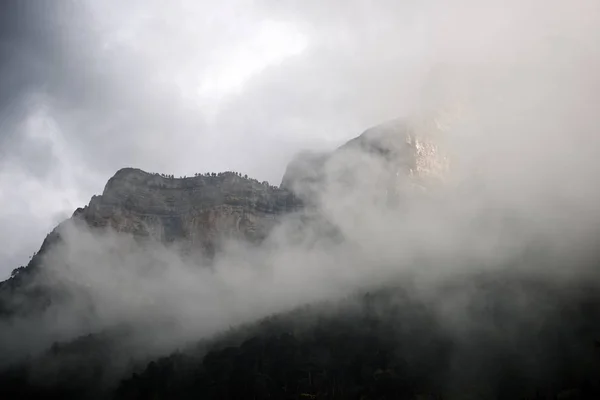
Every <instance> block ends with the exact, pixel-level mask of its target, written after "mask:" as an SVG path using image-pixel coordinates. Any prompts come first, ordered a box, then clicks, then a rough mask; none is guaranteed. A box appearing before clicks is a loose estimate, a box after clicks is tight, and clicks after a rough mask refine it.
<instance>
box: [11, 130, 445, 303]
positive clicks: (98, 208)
mask: <svg viewBox="0 0 600 400" xmlns="http://www.w3.org/2000/svg"><path fill="white" fill-rule="evenodd" d="M373 161H375V162H373ZM447 167H448V162H447V158H446V157H444V155H443V154H442V152H441V151H440V150H439V148H438V145H437V144H436V142H435V140H434V139H433V135H429V134H427V133H426V132H423V131H421V130H419V129H417V128H416V127H415V126H413V125H410V124H408V123H406V122H403V121H398V120H394V121H390V122H388V123H385V124H382V125H380V126H377V127H374V128H371V129H368V130H367V131H365V132H364V133H362V134H361V135H360V136H358V137H357V138H355V139H353V140H350V141H349V142H347V143H346V144H344V145H342V146H340V147H339V148H338V149H336V150H334V151H332V152H330V153H321V154H315V153H301V154H300V155H299V156H298V157H296V159H294V160H293V161H292V162H291V163H290V164H289V166H288V168H287V170H286V173H285V175H284V177H283V181H282V184H281V186H280V187H275V186H272V185H269V184H268V182H262V183H261V182H259V181H257V180H255V179H252V178H248V177H247V176H242V175H240V174H239V173H235V172H222V173H210V174H208V173H206V174H197V175H196V176H194V177H184V178H175V177H173V176H167V175H162V174H157V173H148V172H145V171H142V170H140V169H135V168H123V169H121V170H119V171H118V172H117V173H116V174H115V175H114V176H113V177H112V178H110V180H109V181H108V183H107V184H106V186H105V188H104V191H103V193H102V194H101V195H99V196H94V197H92V199H91V201H90V203H89V205H87V206H85V207H83V208H79V209H77V210H76V211H75V212H74V214H73V217H72V218H71V219H70V220H68V221H65V222H64V223H62V224H61V225H59V226H58V227H57V228H55V229H54V230H53V231H52V233H50V234H49V235H48V237H47V238H46V240H45V241H44V243H43V245H42V247H41V248H40V251H39V252H38V253H37V254H36V255H34V257H33V258H32V260H31V261H30V263H29V265H28V266H27V267H25V268H23V267H21V268H19V269H17V270H15V271H14V274H13V275H14V276H13V277H12V278H11V279H9V280H8V281H6V282H4V283H0V313H2V312H8V311H7V306H6V304H7V303H14V299H15V298H16V297H17V296H16V293H17V292H19V293H21V294H20V295H19V297H22V298H26V297H29V295H26V294H23V293H22V292H23V291H21V290H20V289H19V290H15V288H19V287H24V286H27V285H25V284H24V283H25V282H27V281H28V278H27V277H28V276H29V275H30V273H31V272H32V271H35V270H37V269H39V268H38V267H41V266H43V265H44V262H45V260H44V257H45V255H46V254H47V253H48V250H49V249H51V248H53V247H54V245H55V244H56V243H58V242H60V241H61V240H62V238H61V236H62V235H61V232H62V230H63V229H64V226H66V225H69V224H71V223H73V222H75V223H80V222H83V223H84V224H85V225H86V226H88V227H91V228H92V229H99V230H102V229H111V230H114V231H116V232H119V233H124V234H131V235H132V236H133V237H134V238H135V239H136V240H138V241H149V242H153V241H156V242H160V243H162V244H166V245H170V244H176V245H177V246H178V249H179V250H180V251H182V252H183V253H194V254H196V253H201V254H203V255H205V256H208V257H209V258H210V257H212V256H213V255H214V254H215V252H217V251H218V250H219V247H220V245H221V243H223V240H227V239H236V240H242V241H244V242H246V243H254V244H258V243H260V242H261V241H262V240H263V239H265V238H266V237H267V235H268V234H269V232H270V231H271V230H272V229H273V228H274V226H275V225H277V223H278V220H279V217H281V216H283V215H288V214H290V213H293V212H298V211H300V210H303V209H305V208H306V206H307V205H312V204H314V200H315V199H318V197H319V193H320V192H321V191H323V190H325V189H326V188H327V186H332V183H338V182H346V183H349V185H347V186H354V187H360V185H361V184H362V183H364V182H360V181H357V180H356V179H353V177H354V176H355V175H360V173H361V172H364V171H367V172H368V173H369V176H368V177H367V179H372V178H373V177H375V178H376V179H377V180H380V181H381V182H383V186H377V188H376V190H384V191H386V192H390V193H392V192H393V193H395V194H397V192H399V191H401V190H403V189H406V188H412V187H414V186H419V187H426V186H428V185H429V184H430V183H431V181H435V180H439V178H440V177H441V176H442V175H443V174H444V172H445V170H446V169H447ZM379 168H380V169H379ZM372 169H375V170H376V171H375V172H372V171H371V170H372ZM359 190H361V189H359ZM337 195H343V194H340V193H338V194H337ZM335 196H336V195H334V196H333V197H334V201H333V202H334V203H335ZM312 211H314V209H313V210H312ZM315 217H316V220H319V216H318V212H317V213H314V212H313V213H312V214H311V218H308V219H309V220H313V221H314V220H315ZM322 219H323V218H322ZM325 219H326V218H325ZM325 219H323V220H325ZM320 223H326V221H320ZM330 228H331V227H330ZM329 231H332V232H333V231H335V229H329ZM42 269H43V268H42ZM35 290H36V291H38V289H35ZM42 292H43V290H42ZM36 293H37V292H36ZM42 297H43V296H42ZM3 299H4V300H3ZM7 299H10V301H8V300H7ZM44 301H46V300H44ZM8 308H10V307H8Z"/></svg>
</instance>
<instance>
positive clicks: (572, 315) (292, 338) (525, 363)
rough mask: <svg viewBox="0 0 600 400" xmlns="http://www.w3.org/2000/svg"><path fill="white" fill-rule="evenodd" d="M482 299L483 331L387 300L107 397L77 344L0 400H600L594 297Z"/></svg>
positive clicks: (93, 362) (97, 350) (151, 376)
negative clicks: (544, 311) (542, 312)
mask: <svg viewBox="0 0 600 400" xmlns="http://www.w3.org/2000/svg"><path fill="white" fill-rule="evenodd" d="M470 284H471V283H468V284H466V283H463V286H462V288H463V289H464V287H465V285H467V286H468V285H470ZM460 288H461V286H460V285H459V287H458V290H461V289H460ZM523 289H526V290H528V291H530V292H531V293H533V295H534V297H535V298H536V300H539V301H540V303H539V304H544V307H551V308H552V309H553V312H552V313H551V314H549V315H547V316H546V317H545V318H542V319H539V320H536V323H535V324H533V325H531V321H530V320H535V318H534V317H535V315H531V316H528V318H526V319H523V317H524V315H511V313H512V312H513V311H514V309H513V305H512V304H513V301H514V299H515V297H516V296H515V294H516V293H521V292H520V291H521V290H523ZM480 290H481V293H480V294H482V296H479V295H478V296H476V297H475V299H481V300H482V301H481V303H475V304H473V305H472V307H471V308H472V309H471V311H470V315H469V318H473V321H472V322H474V323H475V325H476V326H482V327H485V328H487V329H480V330H475V331H474V332H471V333H464V334H461V335H455V334H452V333H450V332H449V330H448V329H446V327H444V326H443V325H440V324H439V320H438V317H437V316H436V314H435V312H434V310H433V309H432V308H431V306H430V304H429V303H427V302H420V301H416V300H415V299H413V298H411V297H410V296H408V295H405V294H404V293H403V292H402V291H401V290H399V288H388V289H385V290H384V289H382V290H378V291H377V292H374V293H367V294H364V295H361V296H360V297H357V298H353V299H351V300H349V303H347V304H346V303H340V304H341V305H337V304H334V305H331V306H327V305H324V306H311V307H304V308H301V309H299V310H296V311H294V312H291V313H286V314H283V315H279V316H273V317H270V318H267V319H264V320H262V321H260V322H258V323H254V324H249V325H247V326H244V327H240V328H238V329H234V330H232V331H230V332H229V333H227V334H223V335H221V336H220V337H217V338H215V339H213V340H211V341H210V342H208V343H204V344H202V343H201V344H200V345H199V346H198V348H200V349H205V348H207V349H208V352H204V351H203V350H202V351H201V352H200V351H192V350H190V351H185V352H177V353H174V354H172V355H171V356H168V357H164V358H160V359H158V360H154V361H151V362H149V363H148V364H147V365H146V366H145V367H144V368H142V369H137V370H135V371H134V373H131V374H130V375H129V377H127V378H126V379H124V380H122V381H121V382H120V383H119V384H118V385H117V386H116V387H113V388H107V387H106V386H101V385H99V383H98V382H99V381H101V379H100V378H101V377H104V376H106V374H108V373H109V371H110V366H109V367H107V365H106V362H107V359H110V358H111V356H110V354H111V353H110V349H108V348H107V345H106V341H98V340H93V339H92V338H84V340H81V341H80V342H79V343H77V345H76V346H75V345H67V346H58V347H56V348H53V349H52V350H51V351H52V352H54V353H55V355H56V356H58V355H61V354H63V355H64V354H65V353H66V352H68V354H71V357H72V353H75V354H78V355H80V356H81V357H80V358H79V359H78V363H76V364H68V363H67V367H62V369H61V368H58V367H57V368H58V372H57V373H55V376H56V377H58V378H56V379H55V380H54V381H52V383H51V384H46V385H42V384H39V383H38V384H31V382H30V381H28V377H27V373H26V370H25V369H21V370H18V369H13V370H12V371H9V372H5V373H4V374H2V375H0V398H3V399H5V398H7V399H8V398H63V399H67V398H78V399H80V398H117V399H148V398H152V399H192V398H195V399H198V398H201V399H448V398H450V399H454V398H476V399H507V400H508V399H511V400H512V399H558V398H560V399H598V398H600V385H599V383H600V381H599V379H598V378H600V365H599V361H600V360H599V357H598V354H597V352H598V343H597V342H596V341H595V340H594V338H597V337H598V334H600V319H599V318H598V317H600V299H599V298H600V296H599V295H598V294H597V293H595V292H594V291H588V290H587V289H586V288H582V290H581V292H580V293H579V294H578V295H576V296H575V297H564V298H561V296H563V294H561V293H560V292H556V291H554V290H552V289H551V288H550V289H548V288H540V287H539V286H537V284H534V283H532V284H529V283H527V284H523V283H519V282H510V281H509V282H506V283H505V284H498V283H495V282H492V283H489V282H483V283H481V288H480ZM557 299H559V300H557ZM484 300H485V301H484ZM113 351H114V350H113ZM113 389H114V390H113Z"/></svg>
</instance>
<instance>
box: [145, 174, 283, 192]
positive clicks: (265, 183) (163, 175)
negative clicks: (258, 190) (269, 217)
mask: <svg viewBox="0 0 600 400" xmlns="http://www.w3.org/2000/svg"><path fill="white" fill-rule="evenodd" d="M152 175H156V176H160V177H162V178H166V179H188V178H191V177H188V176H186V175H183V176H178V177H176V176H175V175H173V174H162V173H158V172H154V173H152ZM232 175H233V176H237V177H239V178H243V179H245V180H247V181H250V182H254V183H257V184H260V185H263V186H266V187H268V188H270V189H272V190H276V189H278V187H277V186H275V185H271V184H270V183H269V182H268V181H262V182H260V181H258V179H254V178H250V177H248V175H247V174H244V175H242V174H241V173H239V172H235V171H224V172H205V173H200V172H197V173H195V174H194V178H198V177H207V178H219V177H224V176H232Z"/></svg>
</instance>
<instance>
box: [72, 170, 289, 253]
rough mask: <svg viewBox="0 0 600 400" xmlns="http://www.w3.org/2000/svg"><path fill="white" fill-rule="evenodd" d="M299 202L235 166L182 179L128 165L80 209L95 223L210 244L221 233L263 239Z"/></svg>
mask: <svg viewBox="0 0 600 400" xmlns="http://www.w3.org/2000/svg"><path fill="white" fill-rule="evenodd" d="M298 207H299V202H298V200H297V199H296V198H295V197H294V196H293V195H292V194H291V193H290V192H288V191H286V190H284V189H280V188H277V187H274V186H270V185H268V183H266V182H263V183H259V182H258V181H256V180H253V179H248V178H243V177H241V176H239V175H238V174H236V173H233V172H225V173H219V174H215V175H200V176H195V177H189V178H179V179H177V178H167V177H163V176H161V175H158V174H151V173H147V172H144V171H142V170H139V169H134V168H124V169H121V170H119V171H118V172H117V173H116V174H115V175H114V176H113V177H112V178H111V179H110V180H109V181H108V183H107V184H106V187H105V189H104V192H103V193H102V195H101V196H94V197H93V198H92V200H91V201H90V204H89V205H88V206H87V207H85V208H84V209H82V210H80V211H79V212H77V213H76V215H77V216H78V217H79V218H82V219H83V220H85V221H86V222H87V224H88V225H89V226H91V227H100V228H104V227H109V228H112V229H114V230H115V231H118V232H124V233H131V234H133V235H135V236H137V237H140V238H147V239H150V240H156V241H159V242H162V243H171V242H175V241H177V242H178V243H179V244H181V245H183V246H184V247H189V248H196V249H197V248H202V249H207V250H210V249H214V247H215V246H216V245H217V242H218V241H219V239H222V238H234V239H242V240H246V241H249V242H254V243H256V242H259V241H261V240H262V239H264V238H265V237H266V235H267V234H268V232H269V231H270V230H271V229H272V228H273V226H274V224H275V223H276V221H277V218H276V217H277V216H278V215H280V214H283V213H290V212H292V211H295V210H296V209H297V208H298Z"/></svg>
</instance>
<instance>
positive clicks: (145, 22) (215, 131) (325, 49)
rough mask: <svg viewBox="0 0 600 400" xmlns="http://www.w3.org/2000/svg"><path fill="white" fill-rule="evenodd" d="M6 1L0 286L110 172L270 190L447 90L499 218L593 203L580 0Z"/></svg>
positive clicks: (592, 32)
mask: <svg viewBox="0 0 600 400" xmlns="http://www.w3.org/2000/svg"><path fill="white" fill-rule="evenodd" d="M20 7H21V8H16V9H14V10H16V12H18V13H17V14H12V15H19V18H16V19H15V21H19V23H18V24H17V23H11V22H10V21H6V22H7V23H6V24H2V26H3V29H5V34H4V35H3V39H2V49H3V52H4V53H3V54H6V56H3V59H7V60H10V61H9V62H8V63H7V64H5V65H4V66H3V69H2V77H1V78H0V81H1V85H2V88H3V90H2V92H3V96H4V97H3V99H2V104H3V107H2V113H3V124H2V126H1V132H0V144H1V146H2V149H1V155H2V160H1V161H0V182H1V185H2V186H1V188H0V193H2V195H1V196H2V197H1V202H2V211H1V214H0V215H1V217H0V219H1V220H2V221H3V223H2V224H1V226H2V227H3V228H2V232H1V233H0V235H1V236H2V237H3V238H4V239H5V243H10V245H8V246H4V247H3V249H2V253H1V254H2V256H1V258H0V265H1V268H2V273H3V274H4V275H5V276H7V275H8V274H9V271H10V270H12V269H13V268H14V267H16V266H18V265H20V264H23V263H25V262H26V261H27V257H28V255H30V254H31V253H32V252H33V251H35V250H37V247H38V245H39V243H40V242H41V239H42V238H43V236H44V233H45V232H47V231H49V230H50V229H51V228H52V227H53V225H54V224H55V223H56V218H55V216H56V215H63V214H65V213H66V214H70V212H72V210H73V209H74V208H76V206H80V205H83V204H85V203H86V202H87V199H89V197H90V196H91V195H93V194H97V193H99V192H101V190H102V186H103V185H104V183H105V182H106V180H107V178H108V177H110V176H111V175H112V174H113V173H114V171H116V170H117V169H118V168H120V167H122V166H137V167H141V168H143V169H146V170H149V171H157V172H165V173H175V174H176V175H179V174H181V175H184V174H188V175H189V174H192V173H194V172H202V171H218V170H231V169H233V170H239V171H240V172H242V173H248V174H249V175H251V176H255V177H257V178H258V179H259V180H262V179H268V180H270V181H271V182H274V183H278V182H279V180H280V178H281V175H282V173H283V170H284V168H285V165H286V163H287V162H288V161H289V160H290V159H291V156H292V155H293V154H294V153H295V152H297V151H298V150H302V149H304V148H312V149H320V150H324V149H331V148H334V147H335V146H337V145H338V144H340V143H342V142H344V141H345V140H347V139H350V138H351V137H353V136H355V135H357V134H358V133H359V132H360V131H362V130H363V129H364V128H366V127H368V126H371V125H374V124H377V123H379V122H381V121H384V120H387V119H390V118H393V117H397V116H409V115H413V114H415V113H427V112H429V110H430V109H434V108H436V107H439V106H440V104H443V103H444V102H447V100H443V101H442V100H441V99H442V98H444V99H445V98H446V97H444V96H448V97H452V96H454V95H456V97H457V98H458V97H461V96H462V98H467V99H468V101H466V103H467V104H469V107H470V108H469V111H470V112H471V113H478V115H477V118H476V119H475V121H476V123H471V125H468V124H466V125H464V126H461V127H460V128H461V129H454V131H453V132H452V135H451V136H452V138H451V140H449V142H450V143H449V144H450V147H452V148H453V149H454V151H455V152H456V153H457V155H459V156H460V157H458V159H459V160H460V162H458V163H457V164H456V165H457V166H456V168H458V171H462V172H464V173H465V174H467V173H471V172H472V171H474V170H482V171H483V172H482V175H483V176H484V177H486V179H487V180H488V182H487V184H488V186H492V188H491V189H490V192H489V193H490V196H489V197H496V198H497V199H498V200H497V202H498V203H499V205H498V206H499V207H500V206H504V205H505V201H508V200H510V202H512V203H518V202H521V203H522V205H527V207H521V208H519V209H522V210H527V212H528V213H530V214H531V215H532V217H535V218H540V219H542V218H547V216H548V213H546V212H545V211H546V208H539V207H537V203H536V202H534V201H533V199H534V198H535V199H539V200H540V201H542V200H541V199H545V200H543V201H544V202H546V203H547V202H555V203H556V204H555V205H554V206H553V207H556V208H558V209H562V210H567V209H568V210H570V211H569V213H570V214H571V213H574V214H575V215H580V217H579V218H582V219H585V216H587V215H589V214H588V213H587V211H590V209H593V207H592V206H591V205H590V204H589V203H588V202H587V201H586V200H585V199H588V198H590V196H592V195H595V192H594V189H593V185H590V184H589V181H588V178H589V176H591V174H592V173H595V171H596V166H595V163H594V162H592V161H590V160H592V159H593V156H594V155H595V151H594V149H595V146H596V144H597V142H596V140H595V136H594V134H595V133H594V132H595V125H596V124H595V122H594V118H593V117H592V115H593V112H594V110H595V109H594V108H593V104H597V95H596V94H597V93H599V91H598V90H597V89H598V79H597V73H596V72H595V71H597V70H598V69H597V65H598V59H599V56H598V50H596V49H597V48H598V46H596V45H595V44H597V41H598V33H597V28H596V27H597V26H598V25H597V22H598V21H597V15H599V14H598V12H597V11H598V10H597V7H598V5H597V2H594V1H592V0H578V1H575V2H572V3H570V4H569V5H565V3H564V2H559V1H550V2H549V1H544V2H542V1H537V0H530V1H524V2H522V1H521V2H517V1H510V2H508V3H507V2H487V3H485V4H484V3H481V2H477V1H473V0H457V1H453V2H442V1H432V0H430V1H425V2H395V1H383V2H378V3H377V4H376V5H374V4H371V3H368V2H364V1H350V2H336V1H332V2H321V1H307V2H293V1H289V2H273V1H259V2H254V3H252V5H250V3H247V2H236V1H231V2H227V3H225V4H215V3H214V2H212V3H211V2H196V1H180V2H170V3H169V4H168V5H166V4H165V3H163V2H158V1H150V2H147V1H145V2H141V1H132V2H128V3H127V4H122V2H115V1H106V2H101V3H99V2H91V1H90V2H83V3H76V2H65V3H63V4H61V5H60V6H57V5H53V6H49V5H44V6H39V5H38V6H36V7H33V6H27V7H26V8H22V7H24V6H20ZM2 14H3V15H9V14H7V13H2ZM4 27H6V28H4ZM453 71H454V72H453ZM436 79H439V81H438V82H439V85H438V84H436ZM440 88H441V89H440ZM442 89H443V90H445V92H444V94H443V95H442V93H441V90H442ZM448 93H451V95H448ZM549 99H550V100H551V101H549ZM473 104H475V105H483V106H480V107H474V106H473ZM532 107H533V108H532ZM517 117H518V118H517ZM521 117H522V119H519V118H521ZM526 118H529V120H525V119H526ZM43 121H46V122H43ZM524 126H525V127H527V129H526V131H527V132H525V131H524V129H523V127H524ZM567 131H568V132H569V134H568V135H567V134H564V132H567ZM574 131H576V133H574ZM482 132H485V134H483V133H482ZM509 159H510V160H511V161H510V162H507V160H509ZM550 159H552V160H556V162H554V163H549V162H548V160H550ZM573 160H575V161H573ZM486 168H487V169H486ZM582 170H583V171H586V173H584V174H582V173H577V171H582ZM588 173H589V174H590V175H588ZM492 182H493V183H492ZM558 188H560V189H561V190H557V189H558ZM511 191H512V192H511ZM507 192H510V193H518V194H520V195H515V196H511V197H509V198H506V196H502V194H504V193H507ZM557 192H560V193H562V194H561V195H560V196H550V195H549V194H556V193H557ZM491 193H493V196H492V194H491ZM565 198H566V200H565ZM575 199H579V200H577V201H576V200H575ZM488 200H489V199H488V198H486V199H485V201H483V200H479V199H474V200H473V201H481V202H482V203H485V204H490V203H488ZM500 200H502V201H500ZM561 202H562V203H561ZM560 204H562V206H561V205H560ZM519 207H520V206H519ZM561 207H562V208H561ZM536 210H542V211H539V212H538V211H536ZM575 210H585V211H586V212H584V211H575ZM537 214H540V215H539V216H536V215H537ZM558 220H559V218H558V217H556V218H554V219H550V220H548V222H547V223H548V224H551V223H555V222H558ZM5 227H9V228H5Z"/></svg>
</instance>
